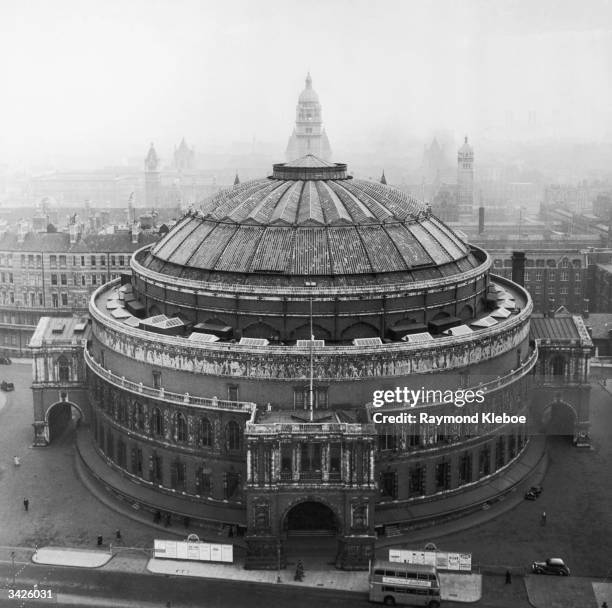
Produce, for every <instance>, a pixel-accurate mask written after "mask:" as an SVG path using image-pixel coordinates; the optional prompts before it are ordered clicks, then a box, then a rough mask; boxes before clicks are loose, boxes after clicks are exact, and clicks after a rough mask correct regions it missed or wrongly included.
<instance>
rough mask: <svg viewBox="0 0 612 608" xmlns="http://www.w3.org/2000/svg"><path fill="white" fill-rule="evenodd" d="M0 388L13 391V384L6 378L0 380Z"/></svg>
mask: <svg viewBox="0 0 612 608" xmlns="http://www.w3.org/2000/svg"><path fill="white" fill-rule="evenodd" d="M0 389H1V390H3V391H5V392H9V391H14V390H15V385H14V384H13V383H12V382H7V381H6V380H3V381H2V382H0Z"/></svg>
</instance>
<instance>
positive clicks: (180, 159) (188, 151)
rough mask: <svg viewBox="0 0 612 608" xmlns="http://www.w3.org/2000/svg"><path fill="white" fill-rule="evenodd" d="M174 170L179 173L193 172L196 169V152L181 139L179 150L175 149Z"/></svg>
mask: <svg viewBox="0 0 612 608" xmlns="http://www.w3.org/2000/svg"><path fill="white" fill-rule="evenodd" d="M174 168H175V169H176V170H177V171H193V169H194V168H195V152H194V150H193V148H190V147H189V146H188V145H187V142H186V141H185V138H184V137H183V139H181V143H180V144H179V147H178V148H174Z"/></svg>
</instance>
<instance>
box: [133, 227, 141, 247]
mask: <svg viewBox="0 0 612 608" xmlns="http://www.w3.org/2000/svg"><path fill="white" fill-rule="evenodd" d="M139 234H140V227H139V226H138V224H136V223H134V224H132V243H133V244H134V245H136V244H137V243H138V235H139Z"/></svg>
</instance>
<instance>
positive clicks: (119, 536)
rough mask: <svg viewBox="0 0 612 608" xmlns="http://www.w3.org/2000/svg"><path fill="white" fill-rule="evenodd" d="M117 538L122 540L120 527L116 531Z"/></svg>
mask: <svg viewBox="0 0 612 608" xmlns="http://www.w3.org/2000/svg"><path fill="white" fill-rule="evenodd" d="M115 539H116V540H118V541H119V540H121V530H119V528H117V531H116V532H115Z"/></svg>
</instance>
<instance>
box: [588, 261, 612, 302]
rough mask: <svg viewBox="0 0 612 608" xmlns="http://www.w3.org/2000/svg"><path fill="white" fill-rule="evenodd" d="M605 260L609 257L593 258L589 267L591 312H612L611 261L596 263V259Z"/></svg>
mask: <svg viewBox="0 0 612 608" xmlns="http://www.w3.org/2000/svg"><path fill="white" fill-rule="evenodd" d="M598 257H599V259H602V258H603V260H605V258H606V257H607V258H610V257H611V255H610V254H607V255H605V256H595V261H594V263H593V264H592V266H591V276H590V279H591V280H590V287H591V289H590V293H589V296H590V298H589V299H590V304H591V310H592V311H593V312H603V313H608V312H612V260H611V259H608V260H607V261H603V260H602V261H596V260H597V258H598Z"/></svg>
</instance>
